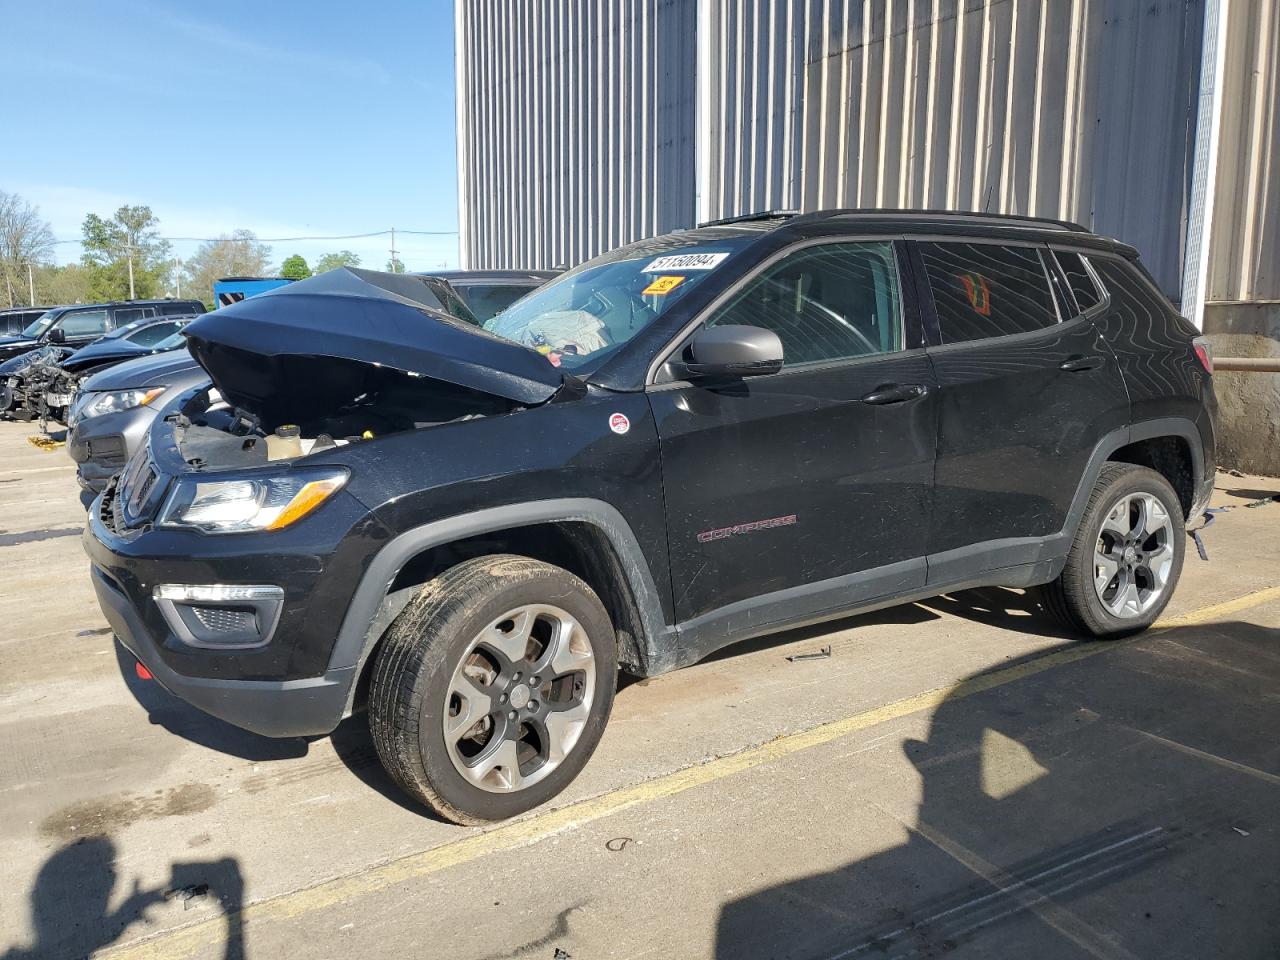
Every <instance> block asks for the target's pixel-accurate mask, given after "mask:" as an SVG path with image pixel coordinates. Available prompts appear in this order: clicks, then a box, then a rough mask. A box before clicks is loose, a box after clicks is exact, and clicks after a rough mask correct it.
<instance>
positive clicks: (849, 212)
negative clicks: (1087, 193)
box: [698, 207, 1089, 233]
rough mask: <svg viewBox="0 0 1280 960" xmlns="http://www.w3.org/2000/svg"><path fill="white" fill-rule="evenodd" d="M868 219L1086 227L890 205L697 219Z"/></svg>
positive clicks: (1007, 215) (708, 224) (713, 223)
mask: <svg viewBox="0 0 1280 960" xmlns="http://www.w3.org/2000/svg"><path fill="white" fill-rule="evenodd" d="M837 218H839V219H868V220H902V221H905V222H911V223H919V222H927V223H932V224H937V225H939V226H942V225H945V226H948V227H950V226H964V225H965V224H971V223H975V222H977V223H1003V224H1006V225H1008V226H1030V227H1035V228H1036V229H1040V230H1045V229H1049V230H1075V231H1077V232H1080V233H1088V232H1089V231H1088V230H1087V229H1086V228H1085V227H1082V226H1081V225H1080V224H1078V223H1072V222H1071V221H1070V220H1053V219H1049V218H1047V217H1028V216H1021V215H1019V214H1012V213H988V212H986V211H980V210H929V209H918V210H917V209H900V208H892V207H841V208H836V209H832V210H814V211H812V212H809V213H801V212H800V211H798V210H766V211H762V212H760V213H747V214H743V215H742V216H738V217H725V218H724V219H721V220H709V221H707V222H706V223H700V224H698V226H700V227H714V226H721V225H724V224H730V223H748V222H751V221H753V220H778V221H785V222H788V223H791V224H799V223H816V222H819V221H822V220H834V219H837Z"/></svg>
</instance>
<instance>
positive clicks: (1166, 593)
mask: <svg viewBox="0 0 1280 960" xmlns="http://www.w3.org/2000/svg"><path fill="white" fill-rule="evenodd" d="M1185 548H1186V534H1185V526H1184V521H1183V516H1182V505H1181V503H1180V502H1179V500H1178V495H1177V494H1176V493H1174V490H1173V487H1171V486H1170V485H1169V481H1168V480H1166V479H1165V478H1164V477H1163V476H1161V475H1160V474H1158V473H1156V471H1154V470H1151V469H1149V468H1147V467H1139V466H1135V465H1134V464H1129V463H1108V464H1106V465H1105V466H1104V467H1103V468H1102V472H1101V474H1099V476H1098V482H1097V484H1096V485H1095V486H1094V489H1093V495H1092V496H1091V497H1090V498H1089V505H1088V507H1087V508H1086V509H1085V513H1084V517H1083V518H1082V519H1081V521H1080V528H1079V530H1078V531H1077V532H1076V537H1075V540H1074V542H1073V543H1072V546H1071V552H1070V554H1068V556H1067V564H1066V566H1065V567H1064V568H1063V571H1062V573H1061V575H1060V576H1059V577H1058V579H1057V580H1054V581H1053V582H1052V583H1049V584H1046V585H1045V586H1044V587H1042V588H1041V593H1040V597H1041V601H1042V602H1043V604H1044V606H1045V608H1046V609H1047V610H1049V612H1050V613H1052V614H1054V615H1055V616H1056V617H1057V618H1058V619H1059V620H1061V621H1062V622H1063V623H1064V624H1065V625H1066V626H1068V627H1070V628H1071V629H1073V630H1079V631H1083V632H1085V633H1089V634H1092V635H1093V636H1095V637H1101V638H1108V637H1122V636H1125V635H1127V634H1132V633H1138V632H1140V631H1142V630H1145V629H1147V627H1149V626H1151V624H1153V623H1155V621H1156V618H1157V617H1159V616H1160V614H1161V612H1163V610H1164V608H1165V606H1166V605H1168V603H1169V599H1170V597H1172V596H1173V590H1174V587H1175V586H1176V585H1177V583H1178V576H1179V574H1180V573H1181V572H1182V560H1183V555H1184V553H1185Z"/></svg>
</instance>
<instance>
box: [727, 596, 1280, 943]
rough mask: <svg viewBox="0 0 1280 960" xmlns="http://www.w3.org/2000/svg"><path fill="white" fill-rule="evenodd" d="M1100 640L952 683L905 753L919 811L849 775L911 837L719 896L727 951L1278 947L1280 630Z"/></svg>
mask: <svg viewBox="0 0 1280 960" xmlns="http://www.w3.org/2000/svg"><path fill="white" fill-rule="evenodd" d="M987 612H989V608H987ZM1019 619H1021V618H1019ZM1090 646H1091V647H1093V650H1089V649H1087V648H1085V647H1083V646H1082V647H1081V648H1079V652H1080V653H1081V654H1087V653H1092V652H1096V653H1097V655H1088V656H1082V658H1081V659H1079V660H1077V661H1070V662H1067V663H1059V664H1058V665H1056V666H1055V667H1054V668H1053V669H1049V670H1044V671H1040V672H1036V671H1035V667H1034V665H1035V663H1036V661H1037V660H1038V659H1041V658H1043V657H1044V656H1046V653H1044V652H1042V653H1039V654H1036V655H1034V656H1028V657H1026V658H1023V659H1022V660H1018V661H1009V662H1005V663H1002V664H1000V665H999V666H998V667H993V668H991V669H990V670H987V671H983V672H981V673H978V674H975V675H974V676H971V677H969V678H968V679H967V680H965V681H963V682H961V683H960V684H958V685H957V686H956V687H955V688H953V690H952V691H951V693H950V694H949V696H948V697H947V699H946V700H945V701H944V702H943V703H942V704H941V705H940V706H939V707H938V708H937V709H936V710H935V711H934V713H933V714H932V716H931V717H930V720H929V727H928V729H929V733H928V736H927V739H925V740H914V739H906V740H904V741H903V742H902V744H901V749H902V750H903V752H904V754H905V756H906V758H907V759H908V760H909V761H910V763H911V764H912V766H913V767H914V768H915V770H916V771H917V773H918V774H919V777H920V793H919V797H920V800H919V804H918V806H917V807H916V808H915V810H914V812H912V811H911V810H910V808H898V809H894V808H893V806H891V805H890V804H889V802H888V801H886V800H885V799H884V798H883V797H882V796H879V795H877V793H876V792H875V790H874V788H873V784H874V781H872V784H871V786H872V788H871V789H865V792H863V793H862V794H861V795H860V794H859V789H860V788H859V781H858V777H857V772H856V770H852V769H851V770H850V771H849V775H850V781H851V783H850V792H849V804H850V810H849V813H848V816H849V819H850V822H851V823H852V822H859V823H861V822H866V820H867V819H868V818H870V819H872V820H877V819H882V820H883V821H884V822H885V824H886V832H887V833H888V834H890V835H892V834H893V833H895V832H897V831H899V830H901V829H903V828H905V830H906V834H907V836H908V840H907V841H906V842H905V843H904V844H901V845H899V846H896V847H892V848H890V849H887V850H882V851H879V852H876V853H874V854H872V855H869V856H865V857H861V858H858V859H854V860H852V861H850V862H847V863H845V864H844V865H843V866H840V867H838V868H836V869H834V870H829V871H826V872H819V873H816V874H813V875H811V876H806V877H803V878H801V879H798V880H794V881H791V882H787V883H783V884H780V885H777V886H772V887H768V888H765V889H761V890H758V891H755V892H751V893H748V894H747V895H745V896H742V897H741V898H740V899H737V900H734V901H732V902H730V903H727V904H724V905H723V906H722V907H721V909H720V913H719V920H718V925H717V935H716V956H717V957H720V958H726V960H727V958H733V960H747V958H755V957H761V958H764V957H770V958H783V957H787V958H796V960H818V958H836V957H839V958H855V957H907V956H913V957H922V956H923V957H929V956H940V955H943V954H947V955H949V956H957V957H960V956H1009V957H1013V956H1037V957H1041V958H1050V957H1059V956H1061V957H1075V956H1082V955H1089V954H1092V955H1094V956H1107V957H1114V956H1126V957H1129V956H1141V957H1155V956H1159V957H1173V956H1180V957H1181V956H1185V957H1207V956H1240V957H1243V956H1258V957H1261V956H1271V955H1273V954H1274V952H1275V950H1276V949H1277V947H1278V946H1280V884H1278V883H1277V881H1276V876H1275V869H1274V865H1275V863H1276V862H1277V861H1278V860H1280V831H1277V829H1276V827H1275V815H1274V814H1275V811H1276V809H1278V808H1280V776H1278V774H1280V747H1278V746H1276V745H1277V744H1278V743H1280V714H1278V713H1277V712H1276V710H1275V706H1274V705H1275V703H1276V702H1277V700H1278V699H1280V658H1277V655H1276V651H1277V648H1278V646H1280V630H1275V629H1268V628H1264V627H1260V626H1257V625H1254V624H1249V623H1242V622H1232V623H1224V624H1214V625H1211V626H1202V627H1183V628H1175V629H1169V630H1164V631H1161V632H1159V633H1156V634H1148V635H1146V636H1144V637H1140V638H1136V639H1135V640H1132V641H1126V642H1119V643H1116V644H1114V645H1107V646H1106V648H1105V649H1103V648H1101V647H1097V646H1094V645H1090ZM1058 651H1062V652H1064V653H1071V652H1075V651H1076V648H1075V646H1074V645H1067V644H1064V645H1063V646H1062V647H1060V648H1056V650H1055V651H1050V652H1049V654H1052V653H1054V652H1058ZM1001 675H1007V676H1017V677H1018V678H1019V679H1018V680H1017V682H1016V683H1006V684H1001V683H999V682H998V681H999V680H1000V678H1001ZM815 817H819V818H820V819H821V820H822V821H823V822H828V823H831V824H832V829H831V830H830V835H831V837H832V839H831V841H830V843H831V844H832V845H833V846H838V845H839V844H840V843H841V842H842V841H841V838H843V842H844V843H845V844H847V845H849V846H851V847H855V848H856V847H857V846H858V845H859V844H860V843H861V842H862V841H863V840H865V838H863V837H861V836H859V835H857V833H856V832H854V831H849V830H844V831H842V830H841V829H840V824H839V822H838V821H839V818H840V812H839V811H838V810H831V809H827V808H824V809H823V810H821V811H815ZM877 833H878V831H877ZM814 856H815V858H821V859H824V860H827V861H831V860H836V861H838V860H839V851H838V849H832V847H831V846H828V847H825V848H820V849H816V850H815V851H814Z"/></svg>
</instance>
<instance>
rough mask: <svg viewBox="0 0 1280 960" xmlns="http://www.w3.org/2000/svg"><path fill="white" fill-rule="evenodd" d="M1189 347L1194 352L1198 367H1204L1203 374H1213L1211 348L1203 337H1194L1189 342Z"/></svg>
mask: <svg viewBox="0 0 1280 960" xmlns="http://www.w3.org/2000/svg"><path fill="white" fill-rule="evenodd" d="M1191 347H1192V349H1193V350H1195V352H1196V359H1197V360H1199V361H1200V366H1202V367H1204V372H1205V373H1213V348H1212V347H1211V346H1209V341H1208V340H1206V339H1205V338H1204V337H1196V338H1195V339H1194V340H1192V341H1191Z"/></svg>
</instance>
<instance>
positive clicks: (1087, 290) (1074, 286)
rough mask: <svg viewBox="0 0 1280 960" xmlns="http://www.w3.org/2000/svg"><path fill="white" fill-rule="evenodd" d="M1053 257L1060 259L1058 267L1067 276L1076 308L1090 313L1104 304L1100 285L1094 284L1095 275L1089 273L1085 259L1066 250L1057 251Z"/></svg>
mask: <svg viewBox="0 0 1280 960" xmlns="http://www.w3.org/2000/svg"><path fill="white" fill-rule="evenodd" d="M1053 255H1054V256H1055V257H1057V258H1058V266H1060V267H1061V268H1062V272H1063V273H1064V274H1066V277H1067V286H1069V287H1070V288H1071V293H1072V295H1073V296H1075V298H1076V307H1077V308H1078V309H1079V310H1080V312H1081V313H1088V312H1089V311H1090V310H1092V309H1093V308H1094V307H1096V306H1097V305H1098V304H1100V303H1101V302H1102V292H1101V291H1100V290H1099V289H1098V285H1097V284H1096V283H1094V282H1093V275H1092V274H1091V273H1089V270H1088V268H1087V267H1086V266H1085V259H1084V257H1082V256H1080V254H1078V253H1068V252H1067V251H1065V250H1055V251H1054V252H1053Z"/></svg>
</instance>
